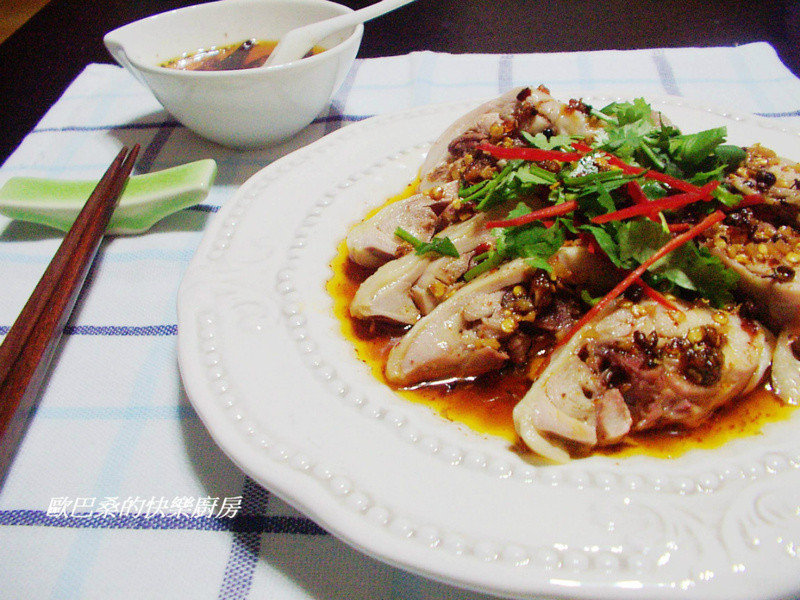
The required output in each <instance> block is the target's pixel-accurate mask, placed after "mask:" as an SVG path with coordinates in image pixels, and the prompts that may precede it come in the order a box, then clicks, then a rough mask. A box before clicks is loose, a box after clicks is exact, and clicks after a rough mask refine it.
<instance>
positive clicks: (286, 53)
mask: <svg viewBox="0 0 800 600" xmlns="http://www.w3.org/2000/svg"><path fill="white" fill-rule="evenodd" d="M413 1H414V0H381V2H376V3H375V4H371V5H370V6H366V7H364V8H361V9H359V10H356V11H354V12H351V13H347V14H345V15H341V16H338V17H333V18H332V19H326V20H324V21H319V22H317V23H311V24H310V25H304V26H303V27H298V28H297V29H292V30H291V31H289V32H288V33H287V34H286V35H284V36H283V37H282V38H281V39H280V40H279V41H278V45H277V46H275V49H274V50H273V51H272V53H271V54H270V55H269V58H268V59H267V61H266V62H265V63H264V66H265V67H270V66H275V65H282V64H284V63H288V62H292V61H293V60H299V59H301V58H303V57H304V56H305V55H306V54H307V53H308V51H309V50H311V49H312V48H313V47H314V46H316V45H317V44H318V43H319V42H321V41H322V40H324V39H325V38H326V37H328V36H329V35H331V34H332V33H335V32H337V31H339V30H341V29H346V28H348V27H353V26H354V25H358V24H359V23H364V22H365V21H369V20H370V19H374V18H375V17H380V16H381V15H385V14H386V13H388V12H391V11H393V10H395V9H397V8H400V7H401V6H404V5H406V4H409V3H411V2H413Z"/></svg>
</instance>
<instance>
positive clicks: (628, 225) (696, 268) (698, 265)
mask: <svg viewBox="0 0 800 600" xmlns="http://www.w3.org/2000/svg"><path fill="white" fill-rule="evenodd" d="M618 237H619V258H620V261H621V263H622V264H623V265H625V266H626V267H627V268H631V265H633V263H636V264H641V263H643V262H644V261H645V260H647V259H648V258H649V257H651V256H652V255H653V254H655V252H656V251H657V250H658V249H659V248H661V247H662V246H663V245H664V244H666V243H667V242H668V241H669V239H670V234H669V232H668V231H666V230H665V228H664V227H663V225H662V224H660V223H656V222H654V221H650V220H649V219H637V220H635V221H626V222H625V223H624V224H623V225H622V226H621V227H620V228H619V232H618ZM648 272H649V273H650V275H651V277H652V278H653V280H654V282H655V283H659V282H662V281H666V282H668V283H669V284H671V285H672V286H675V287H678V288H681V289H683V290H687V291H690V292H694V293H698V294H700V295H702V296H703V297H705V298H708V299H709V300H710V301H711V303H712V304H714V305H715V306H723V305H725V304H727V303H729V302H730V301H731V300H732V298H733V296H732V292H733V288H734V287H735V285H736V282H737V280H738V277H737V275H736V273H735V272H733V271H731V270H730V269H728V268H726V267H725V265H723V264H722V261H720V260H719V259H718V258H717V257H715V256H713V255H712V254H711V252H709V251H708V249H707V248H704V247H698V246H697V244H695V243H694V241H689V242H687V243H685V244H683V245H682V246H680V247H679V248H676V249H675V250H673V251H672V252H670V253H669V254H667V255H666V256H665V257H663V258H662V259H661V260H659V261H658V262H656V263H655V264H654V265H653V266H652V267H651V268H650V269H649V270H648Z"/></svg>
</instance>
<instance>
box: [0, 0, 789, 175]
mask: <svg viewBox="0 0 800 600" xmlns="http://www.w3.org/2000/svg"><path fill="white" fill-rule="evenodd" d="M339 1H340V2H341V3H342V4H345V5H347V6H350V7H351V8H360V7H363V6H366V5H368V4H372V3H373V1H374V0H369V1H362V0H339ZM197 3H198V0H107V1H101V2H89V1H87V0H51V2H50V3H49V4H47V5H46V6H45V7H44V8H43V9H42V10H41V11H40V12H39V13H37V14H36V15H34V16H33V17H32V18H31V19H30V20H29V21H28V22H27V23H26V24H25V25H23V26H22V28H20V29H19V30H18V31H17V32H15V33H14V34H13V35H12V36H11V37H10V38H9V39H8V40H6V41H5V42H4V43H3V44H2V45H0V107H2V108H1V109H0V114H2V126H1V127H0V162H2V161H4V160H5V159H6V158H7V157H8V155H9V154H10V153H11V152H12V151H13V150H14V148H16V146H17V145H18V144H19V142H20V141H21V140H22V138H23V137H24V136H25V134H27V133H28V132H29V131H30V130H31V129H32V128H33V127H34V126H35V125H36V123H37V122H38V121H39V119H40V118H41V117H42V115H44V113H45V111H46V110H47V109H48V108H49V107H50V106H51V105H52V104H53V103H54V102H55V101H56V100H57V99H58V98H59V96H60V95H61V94H62V92H63V91H64V89H65V88H66V86H67V85H68V84H69V83H70V82H71V81H72V80H73V79H74V78H75V77H76V76H77V75H78V74H79V73H80V72H81V71H82V70H83V68H84V67H85V66H86V65H87V64H89V63H93V62H105V63H111V62H113V61H112V60H111V57H110V56H109V55H108V53H107V52H106V50H105V47H104V46H103V41H102V40H103V35H104V34H105V33H106V32H108V31H110V30H112V29H114V28H116V27H119V26H121V25H124V24H126V23H129V22H131V21H135V20H137V19H140V18H142V17H145V16H149V15H152V14H156V13H159V12H163V11H165V10H170V9H174V8H179V7H181V6H186V5H189V4H197ZM798 30H800V0H784V1H774V2H760V3H759V2H757V1H754V0H746V1H744V0H718V1H714V0H705V1H703V0H675V1H673V0H661V1H659V0H649V1H636V0H603V1H597V0H594V1H589V0H549V1H539V0H477V1H470V0H417V1H416V2H415V3H413V4H410V5H408V6H405V7H403V8H401V9H399V10H397V11H395V12H394V13H391V14H389V15H385V16H383V17H380V18H378V19H376V20H374V21H371V22H369V23H367V24H366V26H365V33H364V40H363V42H362V45H361V50H360V52H359V57H361V58H370V57H375V56H389V55H395V54H404V53H407V52H411V51H414V50H434V51H443V52H454V53H463V52H491V53H519V52H559V51H574V50H601V49H633V48H654V47H679V46H729V45H736V44H744V43H747V42H754V41H766V42H769V43H770V44H772V45H773V47H774V48H775V49H776V50H777V51H778V53H779V55H780V56H781V58H782V60H783V61H784V63H785V64H786V65H787V66H788V67H789V68H790V69H791V70H792V71H793V72H794V73H795V75H798V76H800V49H798V46H800V32H799V31H798Z"/></svg>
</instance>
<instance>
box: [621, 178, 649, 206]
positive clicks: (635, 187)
mask: <svg viewBox="0 0 800 600" xmlns="http://www.w3.org/2000/svg"><path fill="white" fill-rule="evenodd" d="M625 189H626V190H627V192H628V195H629V196H630V197H631V200H633V203H634V204H647V203H648V202H650V198H648V197H647V196H645V194H644V190H643V189H642V186H641V185H639V182H638V181H636V180H635V179H634V180H633V181H629V182H628V183H626V184H625Z"/></svg>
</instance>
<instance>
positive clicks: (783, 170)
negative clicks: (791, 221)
mask: <svg viewBox="0 0 800 600" xmlns="http://www.w3.org/2000/svg"><path fill="white" fill-rule="evenodd" d="M745 151H746V153H747V155H746V157H745V160H744V161H743V162H742V164H741V165H739V167H738V168H737V169H736V171H734V172H733V173H731V174H730V175H728V178H727V181H728V183H730V184H731V185H732V186H733V187H734V188H736V189H737V190H739V191H740V192H743V193H744V194H745V195H747V194H763V195H764V196H765V197H766V198H767V201H768V202H780V201H784V202H788V203H790V204H793V205H795V206H800V163H796V162H794V161H792V160H789V159H786V158H781V157H779V156H777V155H776V154H775V152H774V151H772V150H770V149H768V148H764V147H763V146H761V145H760V144H754V145H753V146H750V147H748V148H745Z"/></svg>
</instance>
